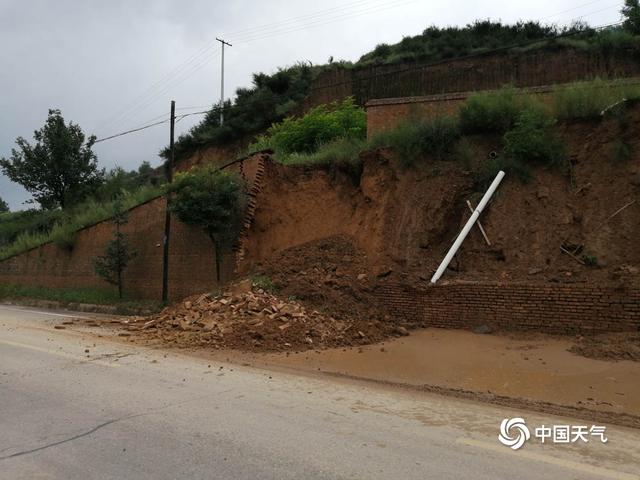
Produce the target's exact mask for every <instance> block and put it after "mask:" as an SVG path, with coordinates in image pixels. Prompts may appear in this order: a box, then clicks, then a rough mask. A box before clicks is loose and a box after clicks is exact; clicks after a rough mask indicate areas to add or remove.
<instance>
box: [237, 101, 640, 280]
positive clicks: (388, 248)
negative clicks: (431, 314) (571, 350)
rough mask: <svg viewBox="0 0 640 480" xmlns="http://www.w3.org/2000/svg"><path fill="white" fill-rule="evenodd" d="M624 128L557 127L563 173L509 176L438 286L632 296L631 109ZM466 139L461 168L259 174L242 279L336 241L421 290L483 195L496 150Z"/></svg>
mask: <svg viewBox="0 0 640 480" xmlns="http://www.w3.org/2000/svg"><path fill="white" fill-rule="evenodd" d="M626 118H627V119H626V120H625V122H621V121H620V120H619V119H617V118H605V119H601V120H597V121H592V122H582V123H572V124H560V125H558V126H557V133H558V134H559V135H560V136H561V137H562V138H563V140H564V142H565V144H566V145H567V151H568V158H569V167H568V168H567V169H564V170H562V169H557V168H544V167H536V166H532V167H531V179H530V181H529V182H527V183H523V182H521V181H520V180H518V179H517V178H516V177H515V176H514V175H507V177H506V178H505V180H504V181H503V183H502V184H501V185H500V188H499V190H498V192H497V193H496V195H495V196H494V198H493V200H492V202H491V203H490V204H489V206H488V208H487V209H486V210H485V212H484V213H483V216H482V219H481V221H482V224H483V226H484V228H485V230H486V232H487V235H488V237H489V239H490V241H491V245H490V246H489V245H487V244H486V243H485V241H484V239H483V237H482V236H481V234H480V232H479V230H478V229H476V228H474V229H472V231H471V233H470V235H469V237H468V238H467V240H466V241H465V243H464V245H463V246H462V248H461V249H460V251H459V253H458V254H457V255H456V258H455V260H454V262H453V263H452V265H451V268H450V269H449V270H448V271H447V273H446V275H445V277H444V278H443V280H445V281H458V280H462V281H468V280H471V281H476V280H477V281H509V282H533V283H546V282H553V283H591V282H597V283H599V284H603V283H605V284H606V285H607V286H612V287H621V288H625V287H630V286H640V248H639V247H638V240H637V239H638V238H640V221H638V219H640V135H638V134H637V133H638V132H639V131H640V107H634V108H633V109H631V110H630V111H629V112H628V116H627V117H626ZM468 140H469V142H470V144H471V146H472V151H473V155H472V159H471V161H470V163H469V164H468V165H463V164H462V163H461V162H460V161H437V160H435V159H432V158H429V157H425V158H423V159H420V160H419V161H417V162H416V164H415V166H413V167H410V168H407V167H403V166H402V165H400V163H399V162H398V160H397V159H396V158H395V156H394V154H393V152H391V151H389V150H385V149H380V150H376V151H370V152H367V153H365V154H363V157H362V160H363V172H362V175H361V177H360V178H359V179H358V180H357V181H354V179H353V178H352V177H349V176H347V175H344V174H341V173H340V172H336V171H323V170H318V169H313V170H312V169H308V168H302V167H297V168H295V167H285V166H282V165H277V164H270V165H268V166H267V169H266V172H265V180H264V188H263V190H262V192H261V193H260V195H259V198H258V209H257V211H256V216H255V220H254V226H253V228H252V234H251V236H250V238H249V241H248V244H247V248H246V256H245V259H246V260H245V262H244V264H243V268H244V271H247V272H250V271H253V270H254V269H255V268H256V266H259V265H260V264H263V263H265V262H269V261H270V260H271V259H272V258H273V256H274V255H278V254H280V253H281V252H283V251H284V250H286V249H288V248H291V247H295V246H297V245H302V244H305V243H307V242H311V241H316V240H320V239H322V238H327V237H332V236H335V235H344V236H347V237H348V238H350V239H351V240H352V241H353V243H354V246H355V247H356V248H358V249H359V250H361V251H363V252H364V254H365V256H366V263H367V265H366V266H367V270H368V271H371V272H374V273H376V274H377V273H380V272H384V271H389V270H391V274H390V278H391V279H396V280H401V281H404V282H407V283H413V284H426V283H428V280H429V278H430V276H431V274H432V273H433V271H434V270H435V269H436V268H437V266H438V264H439V262H440V261H441V260H442V258H443V256H444V254H445V253H446V251H447V249H448V248H449V247H450V245H451V242H452V241H453V239H454V238H455V236H456V235H457V233H458V232H459V231H460V229H461V228H462V226H463V225H464V223H465V222H466V220H467V219H468V217H469V215H470V212H469V209H468V206H467V204H466V201H467V200H470V201H471V202H472V203H473V204H474V205H475V204H477V202H478V200H479V198H480V197H481V195H482V193H483V191H482V189H481V188H479V187H478V186H477V184H476V182H475V178H476V173H475V172H477V171H479V170H480V169H482V168H484V166H485V163H486V162H488V161H489V160H488V157H489V155H490V153H491V152H498V153H499V152H500V151H501V149H502V145H501V138H500V137H491V136H482V137H480V136H477V137H470V138H468ZM620 142H624V143H625V144H626V145H627V146H628V147H629V151H630V152H631V157H630V158H628V159H626V160H624V159H621V158H619V156H617V155H616V153H615V152H616V145H618V146H619V144H620ZM625 205H628V206H627V207H626V208H624V209H623V210H621V211H619V212H618V213H617V214H615V215H614V216H613V217H612V215H613V214H614V213H616V212H617V211H618V210H619V209H620V208H622V207H624V206H625ZM563 246H564V247H565V248H568V249H569V250H570V251H573V252H575V256H576V257H577V258H578V259H579V261H577V260H576V259H575V258H573V257H571V256H569V255H567V254H566V253H564V252H562V250H561V247H563ZM585 258H588V259H589V262H585V261H584V259H585ZM589 263H590V264H589ZM282 267H283V269H286V268H287V264H286V263H285V264H283V265H282Z"/></svg>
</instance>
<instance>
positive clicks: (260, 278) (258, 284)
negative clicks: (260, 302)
mask: <svg viewBox="0 0 640 480" xmlns="http://www.w3.org/2000/svg"><path fill="white" fill-rule="evenodd" d="M250 279H251V286H252V287H254V288H261V289H263V290H264V291H265V292H268V293H276V292H277V291H278V289H277V288H276V286H275V285H274V284H273V280H271V277H269V276H267V275H261V274H255V275H252V276H251V278H250Z"/></svg>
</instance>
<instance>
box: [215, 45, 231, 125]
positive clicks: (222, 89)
mask: <svg viewBox="0 0 640 480" xmlns="http://www.w3.org/2000/svg"><path fill="white" fill-rule="evenodd" d="M216 40H217V41H219V42H220V43H221V44H222V69H221V70H222V73H221V75H220V125H222V124H223V123H224V111H223V110H224V46H225V45H229V46H230V47H233V45H231V44H230V43H229V42H225V41H224V40H222V39H221V38H218V37H216Z"/></svg>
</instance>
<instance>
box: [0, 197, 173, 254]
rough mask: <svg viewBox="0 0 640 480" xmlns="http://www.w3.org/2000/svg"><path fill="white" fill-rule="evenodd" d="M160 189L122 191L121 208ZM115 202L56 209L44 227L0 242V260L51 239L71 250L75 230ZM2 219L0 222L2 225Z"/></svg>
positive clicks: (107, 212) (106, 214)
mask: <svg viewBox="0 0 640 480" xmlns="http://www.w3.org/2000/svg"><path fill="white" fill-rule="evenodd" d="M162 191H163V190H162V188H160V187H151V186H145V187H142V188H140V189H139V190H137V191H135V192H132V193H125V194H123V196H122V197H121V198H120V199H119V202H120V205H121V208H122V209H124V210H128V209H130V208H133V207H135V206H137V205H140V204H142V203H145V202H146V201H149V200H151V199H153V198H155V197H157V196H159V195H161V194H162ZM116 203H117V201H113V202H107V203H99V202H96V201H94V200H90V201H87V202H85V203H83V204H81V205H78V206H77V207H74V208H73V209H70V210H69V211H67V212H58V214H57V215H56V218H57V220H56V222H55V223H53V224H52V225H51V226H50V227H49V228H48V229H47V230H44V231H42V230H37V229H30V230H26V231H24V232H22V233H20V234H18V235H17V236H16V237H15V240H13V241H12V242H11V243H8V244H6V245H4V246H1V247H0V260H4V259H5V258H9V257H11V256H13V255H16V254H18V253H22V252H24V251H27V250H30V249H32V248H35V247H38V246H40V245H43V244H45V243H48V242H54V243H55V244H56V245H57V246H59V247H60V248H65V249H68V250H70V249H72V248H73V243H74V238H75V233H76V232H77V231H78V230H80V229H82V228H85V227H88V226H90V225H94V224H96V223H98V222H101V221H103V220H107V219H109V218H111V217H112V216H113V214H114V209H115V207H116ZM40 213H41V215H42V216H43V217H47V218H49V217H50V216H51V213H50V212H46V211H43V212H40ZM36 215H37V212H36ZM1 220H2V219H0V226H1V225H2V223H1ZM7 229H8V228H7Z"/></svg>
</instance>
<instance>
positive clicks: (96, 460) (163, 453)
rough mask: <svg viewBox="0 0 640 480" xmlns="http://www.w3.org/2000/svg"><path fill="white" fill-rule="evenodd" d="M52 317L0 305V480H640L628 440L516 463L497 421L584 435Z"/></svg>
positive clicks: (543, 453)
mask: <svg viewBox="0 0 640 480" xmlns="http://www.w3.org/2000/svg"><path fill="white" fill-rule="evenodd" d="M61 315H64V314H62V313H60V312H49V311H39V310H36V309H30V308H20V307H15V306H0V478H1V479H30V480H32V479H83V480H85V479H138V478H145V479H147V478H148V479H187V478H194V479H200V478H202V479H235V478H240V479H244V478H246V479H257V478H259V479H271V478H273V479H289V478H295V479H315V478H353V479H369V478H380V479H412V478H416V479H428V478H433V479H461V478H470V479H492V480H493V479H516V478H517V479H539V478H544V479H603V478H621V479H631V478H640V477H639V476H638V475H639V474H640V431H637V430H633V429H625V428H621V427H613V426H607V430H606V436H607V437H608V440H609V441H608V443H606V444H603V443H601V442H600V441H597V440H594V439H592V440H591V441H590V442H589V443H586V444H585V443H569V444H550V443H549V442H548V441H547V443H546V444H544V445H542V444H540V442H539V439H536V438H535V437H532V439H531V440H530V441H529V442H528V443H527V444H526V445H525V446H524V447H523V448H522V449H520V450H517V451H513V450H511V449H510V448H508V447H506V446H504V445H502V444H500V443H499V442H498V438H497V436H498V432H499V425H500V422H501V420H502V419H503V418H506V417H523V418H524V419H525V421H526V422H527V424H528V425H531V426H535V425H541V424H545V425H553V424H565V425H566V424H569V425H583V424H588V422H585V421H584V420H573V419H567V418H560V417H552V416H544V415H541V414H535V413H530V412H526V411H513V410H509V409H506V408H502V407H495V406H490V405H485V404H477V403H472V402H466V401H462V400H457V399H452V398H448V397H441V396H437V395H429V394H422V393H414V392H410V391H406V390H399V389H393V388H391V387H388V388H387V387H381V386H378V385H375V384H369V383H365V382H353V381H346V380H340V379H335V378H328V377H322V376H317V377H311V376H308V375H307V376H302V375H295V374H291V373H283V372H275V371H267V370H259V369H254V368H252V367H246V366H237V365H233V364H228V363H220V361H216V362H213V361H211V360H206V359H202V358H192V357H188V356H186V355H180V354H177V353H172V352H163V351H161V350H151V349H146V348H140V347H135V346H133V345H126V344H122V343H117V342H113V341H110V340H109V339H106V338H95V337H92V336H91V335H88V334H86V333H82V332H76V331H72V330H70V329H66V330H54V329H53V324H59V323H61V322H62V321H64V319H65V317H64V316H61ZM80 315H82V314H80ZM74 328H75V327H74ZM85 350H89V352H88V353H87V352H85Z"/></svg>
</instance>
